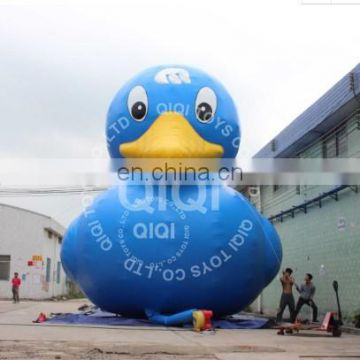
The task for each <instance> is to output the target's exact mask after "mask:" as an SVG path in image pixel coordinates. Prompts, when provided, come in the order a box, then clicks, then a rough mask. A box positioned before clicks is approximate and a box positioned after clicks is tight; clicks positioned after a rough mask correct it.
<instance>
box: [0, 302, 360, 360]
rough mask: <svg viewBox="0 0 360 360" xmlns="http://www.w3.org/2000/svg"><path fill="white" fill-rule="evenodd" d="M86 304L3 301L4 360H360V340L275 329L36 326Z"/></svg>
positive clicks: (0, 354)
mask: <svg viewBox="0 0 360 360" xmlns="http://www.w3.org/2000/svg"><path fill="white" fill-rule="evenodd" d="M83 303H84V301H83V300H80V301H79V300H77V301H61V302H22V303H20V304H12V303H10V302H8V301H0V359H22V360H23V359H106V360H107V359H120V360H125V359H141V360H150V359H151V360H153V359H156V360H158V359H159V360H163V359H174V360H185V359H186V360H192V359H194V360H200V359H216V360H235V359H247V360H253V359H261V360H275V359H276V360H292V359H307V360H309V359H310V360H311V359H314V360H315V359H316V360H319V359H330V360H334V359H347V360H349V359H360V337H359V336H356V335H348V334H344V335H343V337H341V338H333V337H331V336H327V335H326V334H323V333H317V332H303V333H300V334H299V335H295V336H284V337H282V336H278V335H276V332H275V331H274V330H218V331H216V332H215V333H202V334H199V333H195V332H193V331H191V330H184V329H174V328H171V329H169V328H139V327H121V328H119V327H94V326H93V327H88V326H71V325H70V326H69V325H66V326H64V325H51V324H46V323H45V324H33V323H32V322H31V321H32V320H33V319H35V318H36V317H37V315H38V314H39V313H40V312H41V311H43V312H46V313H50V312H72V311H76V310H77V308H78V307H79V305H81V304H83Z"/></svg>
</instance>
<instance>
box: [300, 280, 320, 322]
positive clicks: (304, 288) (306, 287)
mask: <svg viewBox="0 0 360 360" xmlns="http://www.w3.org/2000/svg"><path fill="white" fill-rule="evenodd" d="M312 279H313V276H312V275H311V274H309V273H307V274H306V275H305V279H304V283H303V284H301V285H300V286H298V285H297V284H295V287H296V290H297V291H298V292H299V294H300V296H299V299H298V301H297V304H296V309H295V313H294V319H296V317H297V315H298V314H299V312H300V310H301V308H302V307H303V305H304V304H306V305H309V306H310V307H311V308H312V311H313V322H317V321H318V320H317V314H318V308H317V306H316V304H315V302H314V295H315V290H316V288H315V286H314V284H313V283H312Z"/></svg>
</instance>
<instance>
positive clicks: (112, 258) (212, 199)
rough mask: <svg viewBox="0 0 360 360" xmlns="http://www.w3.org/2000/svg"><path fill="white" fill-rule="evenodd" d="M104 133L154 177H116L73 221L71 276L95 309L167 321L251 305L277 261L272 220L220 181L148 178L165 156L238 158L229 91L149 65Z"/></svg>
mask: <svg viewBox="0 0 360 360" xmlns="http://www.w3.org/2000/svg"><path fill="white" fill-rule="evenodd" d="M106 136H107V141H108V149H109V153H110V156H111V158H112V159H123V160H124V161H126V163H127V165H129V164H131V163H132V161H135V160H136V161H139V160H140V161H144V162H143V164H145V163H146V166H145V167H146V168H147V169H146V171H145V175H149V174H151V175H152V179H150V180H149V179H148V178H146V179H143V178H141V179H139V177H137V178H136V179H137V180H136V181H135V182H132V181H131V180H129V179H121V181H120V183H119V184H118V185H116V186H114V187H112V188H110V189H109V190H107V191H105V192H104V193H102V194H101V195H99V196H98V197H97V198H96V199H95V200H94V201H93V202H92V203H91V204H89V206H88V207H87V208H86V209H85V210H84V212H83V213H82V214H81V215H80V216H79V217H78V218H77V219H76V220H75V221H74V222H73V223H72V224H71V225H70V226H69V228H68V230H67V233H66V235H65V237H64V241H63V245H62V253H61V258H62V264H63V267H64V269H65V271H66V273H67V275H68V276H69V277H70V278H71V279H73V281H75V282H76V283H77V284H78V285H79V287H80V288H81V290H82V291H83V292H84V293H85V294H86V296H88V298H89V299H90V300H91V301H92V302H93V303H94V304H96V305H98V306H99V307H100V308H101V309H103V310H106V311H109V312H112V313H117V314H122V315H125V316H140V317H141V316H145V315H146V316H148V317H150V318H152V319H154V321H157V320H158V321H160V322H163V323H169V322H167V321H166V319H169V316H174V314H178V313H182V312H184V311H185V312H186V311H187V310H189V309H209V310H212V311H213V312H214V314H215V316H222V315H228V314H233V313H236V312H238V311H240V310H242V309H243V308H244V307H246V306H247V305H249V304H250V303H251V302H252V301H254V300H255V299H256V297H257V296H258V295H259V294H260V292H261V291H262V290H263V289H264V288H265V287H266V286H267V285H268V284H269V283H270V282H271V281H272V280H273V278H274V277H275V275H276V274H277V273H278V271H279V268H280V264H281V258H282V250H281V243H280V239H279V237H278V235H277V233H276V231H275V229H274V227H273V226H272V224H271V223H269V222H268V220H267V219H265V218H264V217H263V216H262V215H260V214H259V213H258V212H257V210H256V209H255V208H254V207H253V206H252V205H251V204H250V203H249V202H248V200H247V199H246V198H245V197H244V196H242V195H241V194H240V193H238V192H237V191H235V190H234V189H232V188H230V187H228V186H226V185H225V184H219V183H214V184H211V183H209V182H207V183H201V182H200V180H196V181H195V182H193V183H190V184H188V183H183V182H181V181H180V183H179V182H177V183H174V184H171V183H170V184H169V182H165V184H164V183H162V185H160V184H159V183H154V178H155V175H156V176H157V177H156V180H158V178H159V176H160V175H164V173H166V172H167V171H168V170H164V169H162V168H161V167H160V166H159V164H158V162H159V163H161V159H197V161H198V160H199V159H202V160H200V162H201V161H203V162H204V163H206V161H207V160H208V159H225V158H227V159H233V158H235V156H236V154H237V152H238V147H239V144H240V129H239V125H238V117H237V112H236V108H235V105H234V103H233V101H232V99H231V97H230V95H229V94H228V92H227V91H226V89H225V88H224V87H223V86H222V85H221V84H220V83H219V82H218V81H216V80H215V79H213V78H212V77H210V76H209V75H207V74H206V73H204V72H202V71H200V70H197V69H194V68H190V67H187V66H159V67H154V68H150V69H148V70H146V71H144V72H142V73H140V74H139V75H137V76H136V77H134V78H133V79H132V80H131V81H129V82H128V83H127V84H126V85H125V86H124V87H123V88H121V90H120V91H119V92H118V93H117V95H116V96H115V98H114V100H113V101H112V103H111V106H110V109H109V112H108V117H107V125H106ZM145 159H152V162H151V161H150V162H146V160H145ZM154 159H155V162H154ZM119 170H120V169H119ZM155 170H157V171H155ZM133 172H135V171H132V170H125V167H121V171H119V175H121V176H124V175H127V176H129V175H131V174H132V173H133ZM212 173H213V172H212ZM148 181H149V182H148ZM150 184H151V185H150ZM159 319H160V320H159ZM164 319H165V320H164Z"/></svg>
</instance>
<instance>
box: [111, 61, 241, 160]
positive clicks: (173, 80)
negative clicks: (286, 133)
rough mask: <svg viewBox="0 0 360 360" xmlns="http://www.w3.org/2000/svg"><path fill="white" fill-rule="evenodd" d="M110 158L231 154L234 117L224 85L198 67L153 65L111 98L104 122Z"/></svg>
mask: <svg viewBox="0 0 360 360" xmlns="http://www.w3.org/2000/svg"><path fill="white" fill-rule="evenodd" d="M106 137H107V142H108V149H109V153H110V156H111V157H112V158H234V157H235V156H236V154H237V152H238V148H239V145H240V129H239V124H238V116H237V112H236V108H235V105H234V102H233V100H232V98H231V97H230V95H229V93H228V92H227V91H226V89H225V88H224V87H223V86H222V85H221V84H220V83H219V82H218V81H217V80H215V79H213V78H212V77H210V76H209V75H207V74H206V73H204V72H203V71H200V70H197V69H194V68H190V67H187V66H178V65H171V66H158V67H153V68H150V69H148V70H145V71H144V72H142V73H140V74H138V75H137V76H135V77H134V78H133V79H132V80H130V81H129V82H128V83H127V84H125V86H123V87H122V88H121V89H120V90H119V92H118V93H117V94H116V96H115V98H114V99H113V101H112V103H111V105H110V108H109V111H108V115H107V125H106Z"/></svg>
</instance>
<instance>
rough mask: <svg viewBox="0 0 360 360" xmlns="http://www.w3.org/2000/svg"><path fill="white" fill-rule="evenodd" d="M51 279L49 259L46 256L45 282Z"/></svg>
mask: <svg viewBox="0 0 360 360" xmlns="http://www.w3.org/2000/svg"><path fill="white" fill-rule="evenodd" d="M50 281H51V259H50V258H46V282H50Z"/></svg>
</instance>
